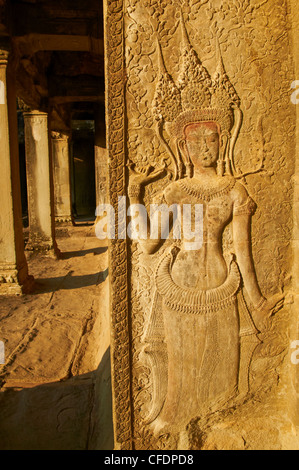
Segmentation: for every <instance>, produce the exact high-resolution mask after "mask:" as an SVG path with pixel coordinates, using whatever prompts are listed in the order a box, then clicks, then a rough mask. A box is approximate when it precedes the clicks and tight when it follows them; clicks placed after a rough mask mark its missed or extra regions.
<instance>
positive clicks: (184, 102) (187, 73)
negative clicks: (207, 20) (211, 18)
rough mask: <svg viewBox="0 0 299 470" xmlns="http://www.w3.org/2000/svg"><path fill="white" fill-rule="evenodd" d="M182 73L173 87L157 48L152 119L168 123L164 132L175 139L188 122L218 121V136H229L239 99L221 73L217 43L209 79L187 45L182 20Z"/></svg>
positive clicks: (223, 72)
mask: <svg viewBox="0 0 299 470" xmlns="http://www.w3.org/2000/svg"><path fill="white" fill-rule="evenodd" d="M182 35H183V54H182V70H181V73H180V75H179V78H178V83H177V85H176V84H175V83H174V80H173V79H172V78H171V76H170V75H169V73H168V72H167V70H166V67H165V64H164V59H163V56H162V52H161V48H160V45H159V48H158V49H159V54H160V77H159V82H158V85H157V89H156V94H155V98H154V116H155V118H156V119H157V120H158V121H162V120H163V121H165V122H166V123H169V126H168V131H169V133H170V134H171V135H173V136H174V137H179V136H181V135H182V133H183V132H184V128H185V127H186V125H188V124H189V123H191V122H192V123H195V122H202V121H213V122H218V123H219V125H220V128H221V132H222V133H228V134H229V133H230V131H231V130H232V127H233V125H234V109H236V108H239V107H240V98H239V96H238V94H237V92H236V90H235V88H234V87H233V85H232V84H231V82H230V80H229V78H228V76H227V73H226V71H225V68H224V65H223V60H222V57H221V53H220V47H219V44H218V41H217V55H218V66H217V69H216V72H215V75H214V77H213V78H211V76H210V74H209V72H208V71H207V69H206V68H205V67H204V66H203V65H202V63H201V61H200V59H199V58H198V56H197V54H196V52H195V50H194V49H193V47H192V46H191V44H190V41H189V38H188V34H187V31H186V27H185V25H184V22H183V19H182Z"/></svg>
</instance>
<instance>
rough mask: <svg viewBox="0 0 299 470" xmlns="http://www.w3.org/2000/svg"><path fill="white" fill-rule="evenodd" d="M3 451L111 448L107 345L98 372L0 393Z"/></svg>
mask: <svg viewBox="0 0 299 470" xmlns="http://www.w3.org/2000/svg"><path fill="white" fill-rule="evenodd" d="M0 443H1V444H0V448H1V450H113V448H114V443H113V421H112V392H111V372H110V348H109V349H107V351H106V353H105V354H104V356H103V359H102V361H101V363H100V365H99V367H98V369H97V370H95V371H94V372H90V373H87V374H84V375H81V376H77V377H73V378H71V379H68V380H65V381H62V382H57V383H51V384H45V385H39V386H35V387H33V388H26V389H21V390H16V389H6V390H4V391H3V390H2V391H1V392H0Z"/></svg>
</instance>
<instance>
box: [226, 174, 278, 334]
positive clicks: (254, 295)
mask: <svg viewBox="0 0 299 470" xmlns="http://www.w3.org/2000/svg"><path fill="white" fill-rule="evenodd" d="M234 199H235V200H234V213H233V240H234V248H235V253H236V257H237V262H238V265H239V268H240V272H241V275H242V278H243V282H244V287H245V289H246V291H247V293H248V295H249V298H250V300H251V302H252V305H253V312H252V313H253V317H254V320H255V322H256V324H257V326H258V325H259V324H260V325H261V323H263V321H264V320H265V319H267V318H269V317H270V316H271V315H272V314H273V313H275V310H276V311H277V310H279V309H280V308H281V307H282V305H283V296H282V295H281V294H278V295H274V296H273V297H271V298H270V299H266V298H265V297H264V296H263V294H262V292H261V290H260V287H259V284H258V280H257V276H256V271H255V267H254V261H253V256H252V246H251V218H252V215H253V214H254V212H255V210H256V205H255V203H254V201H253V200H252V199H251V198H250V197H249V195H248V193H247V191H246V189H245V188H244V186H243V185H241V184H238V183H237V185H236V188H235V189H234Z"/></svg>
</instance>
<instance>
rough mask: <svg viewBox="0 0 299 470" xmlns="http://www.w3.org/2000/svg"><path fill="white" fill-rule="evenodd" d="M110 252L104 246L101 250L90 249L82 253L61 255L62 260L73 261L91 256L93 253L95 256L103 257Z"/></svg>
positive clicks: (67, 252)
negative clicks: (72, 259) (73, 259)
mask: <svg viewBox="0 0 299 470" xmlns="http://www.w3.org/2000/svg"><path fill="white" fill-rule="evenodd" d="M107 251H108V247H107V246H103V247H100V248H90V249H89V250H81V251H66V252H64V253H61V259H71V258H79V257H81V256H85V255H89V254H91V253H93V254H94V255H102V254H103V253H106V252H107Z"/></svg>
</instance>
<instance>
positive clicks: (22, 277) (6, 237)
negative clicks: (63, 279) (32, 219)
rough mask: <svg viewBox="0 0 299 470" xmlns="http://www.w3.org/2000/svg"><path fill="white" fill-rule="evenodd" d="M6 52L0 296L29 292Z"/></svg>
mask: <svg viewBox="0 0 299 470" xmlns="http://www.w3.org/2000/svg"><path fill="white" fill-rule="evenodd" d="M8 57H9V54H8V52H7V51H4V50H0V148H1V171H0V201H1V210H0V295H10V294H15V295H19V294H22V293H28V292H30V291H31V289H32V287H33V282H34V280H33V277H32V276H28V266H27V261H26V257H25V252H24V239H23V224H22V205H21V188H20V174H19V148H18V124H17V109H16V93H15V84H14V73H13V71H11V70H10V65H9V64H8Z"/></svg>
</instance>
